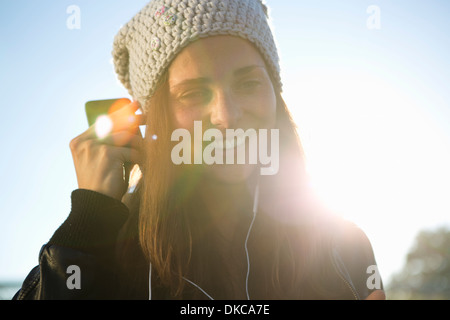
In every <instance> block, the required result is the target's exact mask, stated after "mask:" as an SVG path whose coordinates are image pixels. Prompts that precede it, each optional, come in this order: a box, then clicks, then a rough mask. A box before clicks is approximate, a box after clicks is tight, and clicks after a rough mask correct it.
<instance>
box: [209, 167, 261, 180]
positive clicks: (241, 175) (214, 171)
mask: <svg viewBox="0 0 450 320" xmlns="http://www.w3.org/2000/svg"><path fill="white" fill-rule="evenodd" d="M256 169H257V166H256V165H249V164H223V165H218V164H215V165H211V166H207V168H206V173H207V175H208V177H209V178H211V179H213V180H215V181H217V182H220V183H226V184H236V183H241V182H244V181H247V180H248V179H249V178H250V177H251V175H252V173H253V172H255V171H256Z"/></svg>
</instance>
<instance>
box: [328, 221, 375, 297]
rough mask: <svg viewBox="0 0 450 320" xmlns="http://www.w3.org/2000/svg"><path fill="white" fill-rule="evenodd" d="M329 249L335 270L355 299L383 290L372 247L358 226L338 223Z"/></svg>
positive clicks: (349, 223)
mask: <svg viewBox="0 0 450 320" xmlns="http://www.w3.org/2000/svg"><path fill="white" fill-rule="evenodd" d="M331 250H332V255H333V260H334V263H335V265H336V267H337V268H338V269H339V271H340V273H341V275H342V276H343V277H344V278H345V280H346V281H347V282H348V283H349V285H350V286H352V288H353V289H354V291H355V295H356V296H357V298H358V299H366V298H367V297H368V296H369V295H370V294H372V293H373V292H375V291H376V290H383V283H382V280H381V277H380V274H379V272H378V266H377V263H376V259H375V254H374V251H373V248H372V244H371V242H370V240H369V238H368V237H367V235H366V233H365V232H364V231H363V230H362V229H361V228H360V227H359V226H357V225H356V224H355V223H353V222H350V221H347V220H341V221H340V222H339V223H337V227H336V229H335V232H333V237H332V249H331Z"/></svg>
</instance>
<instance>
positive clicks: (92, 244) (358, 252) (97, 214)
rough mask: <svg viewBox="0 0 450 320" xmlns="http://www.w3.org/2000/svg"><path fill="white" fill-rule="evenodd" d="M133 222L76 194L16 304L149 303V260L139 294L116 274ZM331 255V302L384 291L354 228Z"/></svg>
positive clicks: (122, 211)
mask: <svg viewBox="0 0 450 320" xmlns="http://www.w3.org/2000/svg"><path fill="white" fill-rule="evenodd" d="M128 217H129V209H128V208H127V207H126V206H125V205H124V204H123V203H122V202H120V201H117V200H115V199H112V198H110V197H107V196H105V195H102V194H99V193H96V192H93V191H88V190H81V189H78V190H75V191H73V192H72V210H71V213H70V214H69V216H68V218H67V219H66V221H65V222H64V223H63V224H62V225H61V226H60V227H59V228H58V229H57V231H56V232H55V233H54V235H53V236H52V238H51V239H50V240H49V242H48V243H47V244H45V245H43V246H42V249H41V251H40V253H39V265H38V266H36V267H35V268H34V269H32V270H31V272H30V273H29V274H28V276H27V277H26V279H25V280H24V282H23V285H22V287H21V289H20V290H19V291H18V292H17V293H16V295H15V296H14V298H13V299H15V300H38V299H56V300H66V299H70V300H72V299H82V300H86V299H148V265H147V264H146V263H145V261H144V260H143V259H142V260H141V261H140V262H136V263H141V265H142V268H141V269H142V274H141V275H140V278H141V281H140V285H138V286H136V287H135V288H134V289H133V292H125V291H121V289H119V288H120V286H118V283H119V282H120V281H121V280H123V279H126V276H127V275H121V274H118V273H117V272H116V271H117V270H116V268H115V266H114V261H115V259H116V258H117V257H116V256H115V253H114V252H115V247H116V245H117V239H118V236H119V232H120V230H121V229H122V228H123V226H124V224H125V223H126V221H127V219H128ZM328 254H329V257H330V259H331V261H332V266H333V267H332V270H331V273H332V277H331V278H330V279H332V280H330V281H328V283H329V288H330V290H331V291H334V292H338V293H339V294H338V295H333V296H330V298H332V299H356V300H358V299H366V298H367V297H368V296H369V295H370V294H371V293H372V292H374V291H375V290H376V289H383V288H382V283H379V286H376V283H372V281H371V280H370V279H369V278H370V277H371V276H373V272H374V269H373V267H372V266H376V262H375V258H374V254H373V251H372V247H371V245H370V242H369V240H368V239H367V237H366V235H365V234H364V233H363V232H362V231H361V230H360V229H359V228H357V227H356V226H354V225H353V224H348V225H346V227H345V228H342V229H340V230H338V231H337V232H336V236H335V240H334V241H333V246H332V247H331V248H330V250H329V252H328ZM70 266H77V267H78V268H79V270H80V277H79V280H80V288H79V289H77V288H73V286H72V287H71V286H70V285H68V283H69V282H71V279H70V277H71V275H72V274H75V273H74V271H73V270H72V269H70V268H69V267H70ZM368 268H369V269H368ZM375 276H377V275H375ZM121 278H122V279H121ZM125 281H126V280H125ZM380 281H381V280H380ZM373 284H375V286H374V285H373ZM153 290H154V292H152V296H153V297H154V298H156V299H170V298H171V297H170V294H169V293H168V292H167V290H165V289H164V288H157V287H156V288H154V289H152V291H153ZM205 298H206V297H205ZM312 298H315V297H312ZM323 298H327V297H326V296H324V297H323ZM187 299H189V297H187Z"/></svg>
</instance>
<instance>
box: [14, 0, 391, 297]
mask: <svg viewBox="0 0 450 320" xmlns="http://www.w3.org/2000/svg"><path fill="white" fill-rule="evenodd" d="M113 55H114V61H115V66H116V71H117V73H118V75H119V79H120V80H121V81H122V82H123V84H124V85H125V87H126V88H127V89H128V90H129V92H130V94H131V95H132V97H133V98H134V100H135V102H133V103H131V104H129V105H127V106H125V107H124V108H122V109H120V110H118V111H116V112H115V113H113V114H111V119H112V121H113V123H114V126H113V130H112V132H111V133H110V134H109V135H108V136H107V137H106V138H103V139H99V138H98V137H97V136H96V134H95V128H94V127H91V128H89V129H88V130H87V131H86V132H84V133H83V134H81V135H80V136H78V137H76V138H75V139H73V140H72V142H71V150H72V155H73V159H74V164H75V168H76V173H77V179H78V185H79V189H77V190H75V191H74V192H73V193H72V211H71V213H70V214H69V216H68V218H67V220H66V221H65V222H64V223H63V224H62V225H61V226H60V228H59V229H58V230H57V231H56V232H55V234H54V235H53V236H52V237H51V239H50V241H49V242H48V243H47V244H46V245H44V246H43V248H42V250H41V253H40V260H39V261H40V263H39V266H37V267H36V268H35V269H33V270H32V271H31V273H30V274H29V276H28V277H27V279H26V280H25V282H24V284H23V287H22V289H21V290H20V291H19V292H18V293H17V294H16V296H15V299H148V298H151V299H367V298H369V299H370V298H373V297H383V293H382V284H381V282H380V283H378V284H377V283H376V285H375V286H374V285H373V283H371V282H370V281H368V280H369V276H371V274H370V273H368V270H372V269H370V268H371V267H372V268H373V266H375V265H376V263H375V259H374V255H373V252H372V248H371V245H370V242H369V240H368V239H367V238H366V236H365V235H364V233H363V232H362V231H361V230H359V229H358V228H357V227H356V226H354V225H352V224H350V223H348V222H345V221H341V220H340V219H339V218H337V217H335V216H334V215H333V214H331V213H329V212H328V211H327V210H326V209H325V208H323V207H322V206H321V205H320V203H319V202H318V201H317V200H316V199H315V198H314V195H313V193H312V192H311V190H310V188H309V185H308V179H307V175H306V173H305V164H304V156H303V150H302V147H301V144H300V141H299V139H298V136H297V131H296V127H295V125H294V123H293V121H292V119H291V116H290V113H289V111H288V109H287V107H286V105H285V103H284V102H283V99H282V96H281V89H282V85H281V80H280V70H279V61H278V54H277V50H276V46H275V42H274V39H273V35H272V33H271V30H270V27H269V25H268V17H267V7H266V6H265V5H264V4H263V3H261V1H259V0H229V1H218V0H210V1H207V0H190V1H183V0H172V1H169V0H166V1H152V2H150V3H149V4H148V5H147V6H146V7H145V8H143V9H142V10H141V11H140V12H139V13H138V14H137V15H136V16H135V17H134V18H133V19H132V20H131V21H130V22H129V23H128V24H127V25H125V26H124V27H123V28H122V30H121V31H120V32H119V34H118V35H117V36H116V39H115V42H114V51H113ZM139 108H140V109H141V110H142V112H143V114H142V115H136V116H134V115H135V112H136V111H137V110H138V109H139ZM127 114H132V115H133V117H132V119H131V120H132V121H123V119H130V118H129V117H128V116H126V115H127ZM142 124H145V125H146V134H145V138H141V137H140V136H138V135H136V134H135V131H136V128H137V127H138V125H142ZM199 125H200V126H199ZM239 129H241V131H240V133H239V134H238V136H237V138H236V139H234V138H233V137H231V138H230V137H229V136H228V138H227V134H228V133H229V132H230V131H234V132H238V130H239ZM211 130H212V131H211ZM208 132H209V133H213V134H211V135H207V133H208ZM243 133H244V134H243ZM246 133H249V134H248V136H246V135H245V134H246ZM251 133H253V135H252V134H251ZM212 136H214V137H215V138H212ZM181 137H185V139H184V140H183V141H182V138H181ZM186 137H187V138H186ZM207 137H209V139H208V138H207ZM254 138H256V139H254ZM255 141H258V143H255ZM180 146H186V148H181V147H180ZM207 151H209V152H207ZM231 151H232V152H233V154H232V156H230V157H227V154H228V153H229V152H231ZM238 152H242V154H243V155H244V161H241V162H240V163H238V161H237V154H238ZM230 154H231V153H230ZM208 155H209V156H210V157H213V159H215V160H216V161H215V162H212V163H211V162H208V161H205V159H204V157H205V156H208ZM179 159H183V160H184V161H179ZM251 159H253V161H251ZM255 159H256V160H257V161H255ZM264 159H265V161H264ZM268 159H269V160H270V161H267V160H268ZM124 163H132V164H138V165H139V168H140V171H141V173H142V177H141V178H140V180H139V183H138V184H137V187H136V189H134V191H133V192H129V193H127V192H126V190H127V186H128V184H127V182H128V180H127V179H126V178H124V175H123V164H124ZM268 167H271V168H268ZM73 266H75V268H77V269H76V270H78V271H79V273H80V275H81V276H80V283H78V284H77V286H75V285H73V284H72V285H70V283H71V281H72V280H73V279H69V278H70V274H71V273H70V272H68V270H74V269H70V267H71V268H73ZM68 268H69V269H68ZM377 289H379V290H377Z"/></svg>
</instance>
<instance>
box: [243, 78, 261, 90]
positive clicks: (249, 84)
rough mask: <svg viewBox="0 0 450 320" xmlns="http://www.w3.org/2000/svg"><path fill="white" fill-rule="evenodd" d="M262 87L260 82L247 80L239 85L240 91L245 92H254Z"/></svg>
mask: <svg viewBox="0 0 450 320" xmlns="http://www.w3.org/2000/svg"><path fill="white" fill-rule="evenodd" d="M261 85H262V82H261V81H260V80H246V81H242V82H240V83H239V84H238V89H239V90H241V91H243V92H253V91H255V90H256V89H258V88H259V87H260V86H261Z"/></svg>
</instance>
